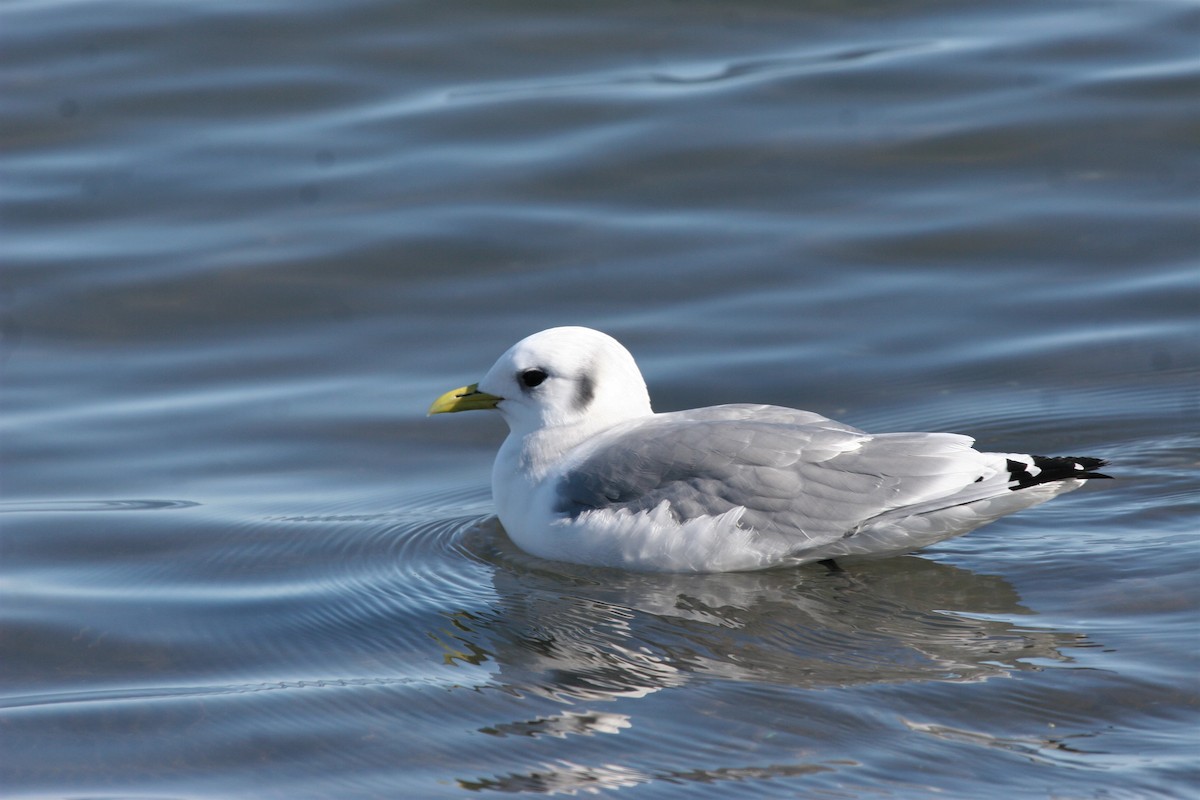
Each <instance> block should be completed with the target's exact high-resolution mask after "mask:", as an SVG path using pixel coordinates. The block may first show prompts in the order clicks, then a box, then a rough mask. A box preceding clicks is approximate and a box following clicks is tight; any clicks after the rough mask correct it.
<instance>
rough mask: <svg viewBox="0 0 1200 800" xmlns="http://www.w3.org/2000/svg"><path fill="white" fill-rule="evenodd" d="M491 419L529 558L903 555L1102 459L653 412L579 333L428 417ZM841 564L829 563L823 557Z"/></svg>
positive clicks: (1032, 497)
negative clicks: (483, 415) (481, 415)
mask: <svg viewBox="0 0 1200 800" xmlns="http://www.w3.org/2000/svg"><path fill="white" fill-rule="evenodd" d="M477 409H494V410H495V411H498V412H499V413H500V415H501V416H502V417H503V418H504V421H505V422H506V423H508V428H509V434H508V437H507V438H506V439H505V440H504V443H503V444H502V445H501V446H500V450H499V452H498V454H497V455H496V461H495V464H494V465H493V468H492V495H493V499H494V502H495V506H496V514H497V516H498V517H499V519H500V523H501V524H502V525H503V526H504V529H505V531H506V532H507V533H508V535H509V538H511V539H512V541H513V543H514V544H516V545H517V546H518V547H519V548H521V549H522V550H524V551H525V552H527V553H529V554H531V555H534V556H537V557H539V558H544V559H549V560H555V561H564V562H570V563H574V564H583V565H589V566H596V567H615V568H621V569H627V570H636V571H643V572H732V571H746V570H758V569H768V568H774V567H786V566H793V565H798V564H804V563H807V562H813V561H832V560H833V559H839V558H846V557H858V556H889V555H899V554H903V553H910V552H912V551H915V550H919V549H922V548H925V547H928V546H929V545H932V544H934V543H936V542H940V541H942V540H945V539H948V538H950V537H952V536H958V535H960V534H963V533H966V532H967V531H970V530H973V529H975V528H978V527H979V526H980V525H984V524H986V523H988V522H991V521H993V520H995V519H998V518H999V517H1002V516H1004V515H1006V514H1011V513H1013V512H1014V511H1020V510H1022V509H1025V508H1029V507H1030V506H1034V505H1037V504H1039V503H1043V502H1045V501H1047V500H1049V499H1051V498H1053V497H1055V496H1057V495H1060V494H1062V493H1063V492H1068V491H1071V490H1073V489H1077V488H1079V487H1080V486H1081V485H1083V483H1084V482H1085V481H1087V480H1089V479H1092V478H1107V477H1109V476H1108V475H1102V474H1100V473H1099V472H1097V471H1096V470H1097V469H1099V468H1100V467H1102V466H1104V465H1105V464H1106V463H1107V462H1105V461H1104V460H1102V459H1099V458H1083V457H1080V458H1076V457H1050V458H1048V457H1045V456H1033V455H1024V454H1015V453H984V452H980V451H978V450H976V449H974V448H973V447H972V445H973V444H974V440H973V439H971V438H970V437H967V436H962V435H959V434H953V433H884V434H872V433H867V432H865V431H861V430H859V429H858V428H854V427H851V426H849V425H845V424H843V423H840V422H835V421H834V420H831V419H828V418H827V417H823V416H821V415H820V414H816V413H813V412H811V411H798V410H796V409H792V408H783V407H780V406H770V405H747V404H734V405H720V406H711V407H708V408H697V409H692V410H689V411H672V412H667V413H655V412H654V411H653V410H652V409H651V408H650V395H649V393H648V391H647V389H646V382H645V380H644V379H643V378H642V374H641V371H640V370H639V369H638V366H637V364H636V363H635V362H634V359H633V356H632V355H630V353H629V351H628V350H626V349H625V348H624V347H623V346H622V345H621V344H620V343H619V342H618V341H617V340H616V339H614V338H612V337H611V336H609V335H607V334H604V333H601V332H600V331H596V330H592V329H590V328H582V327H563V328H551V329H549V330H544V331H541V332H540V333H535V334H533V335H532V336H529V337H526V338H525V339H522V340H521V341H519V342H517V343H516V344H515V345H513V346H512V347H511V348H509V350H508V351H507V352H506V353H504V355H502V356H500V359H499V360H498V361H497V362H496V363H495V365H494V366H493V367H492V368H491V369H490V370H489V371H488V372H487V374H486V375H484V377H483V379H482V380H480V381H479V382H478V383H475V384H471V385H470V386H464V387H462V388H459V389H454V390H452V391H449V392H446V393H445V394H443V395H442V396H441V397H439V398H438V399H437V400H435V401H434V403H433V405H432V406H430V408H429V414H430V415H433V414H441V413H447V412H457V411H471V410H477ZM835 563H836V562H835Z"/></svg>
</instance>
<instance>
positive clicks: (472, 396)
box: [429, 383, 504, 415]
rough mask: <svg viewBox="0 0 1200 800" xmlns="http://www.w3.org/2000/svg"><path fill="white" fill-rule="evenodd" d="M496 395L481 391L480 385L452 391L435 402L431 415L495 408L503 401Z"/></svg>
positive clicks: (473, 384) (431, 408)
mask: <svg viewBox="0 0 1200 800" xmlns="http://www.w3.org/2000/svg"><path fill="white" fill-rule="evenodd" d="M503 399H504V398H503V397H496V395H494V394H488V393H487V392H481V391H479V384H478V383H472V384H471V385H470V386H463V387H460V388H458V389H451V390H450V391H448V392H446V393H445V394H444V395H442V396H441V397H439V398H438V399H437V400H434V401H433V405H431V406H430V407H429V413H430V415H433V414H448V413H450V412H453V411H478V410H479V409H483V408H495V407H496V404H497V403H499V402H500V401H501V400H503Z"/></svg>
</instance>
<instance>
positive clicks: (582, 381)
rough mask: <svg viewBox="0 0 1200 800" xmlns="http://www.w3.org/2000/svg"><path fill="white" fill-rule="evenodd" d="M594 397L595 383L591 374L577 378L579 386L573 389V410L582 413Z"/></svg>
mask: <svg viewBox="0 0 1200 800" xmlns="http://www.w3.org/2000/svg"><path fill="white" fill-rule="evenodd" d="M595 397H596V381H595V379H593V378H592V376H591V373H587V372H585V373H584V374H582V375H580V376H579V385H578V387H577V388H576V389H575V410H576V411H583V410H584V409H585V408H587V407H588V406H590V405H591V404H592V400H593V399H594V398H595Z"/></svg>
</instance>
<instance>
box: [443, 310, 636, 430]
mask: <svg viewBox="0 0 1200 800" xmlns="http://www.w3.org/2000/svg"><path fill="white" fill-rule="evenodd" d="M474 408H495V409H497V410H499V411H500V413H501V414H503V415H504V419H505V421H506V422H507V423H508V427H509V429H510V430H511V431H512V432H513V433H515V434H526V433H532V432H533V431H537V430H541V429H546V428H561V427H575V428H580V429H585V430H586V431H588V432H594V431H597V430H602V429H604V428H607V427H609V426H611V425H615V424H617V423H619V422H624V421H625V420H628V419H634V418H637V417H641V416H645V415H647V414H650V413H651V409H650V395H649V394H648V393H647V391H646V382H645V380H644V379H643V378H642V374H641V372H640V371H639V370H638V367H637V364H636V363H635V362H634V360H633V356H631V355H630V354H629V351H628V350H626V349H625V348H624V347H623V346H622V345H621V343H620V342H618V341H617V340H616V339H614V338H612V337H611V336H609V335H608V334H605V333H601V332H600V331H596V330H592V329H591V328H579V327H567V328H550V329H549V330H544V331H541V332H540V333H535V334H533V335H532V336H528V337H526V338H524V339H522V340H521V341H519V342H517V343H516V344H515V345H513V346H512V347H510V348H509V349H508V352H506V353H505V354H504V355H502V356H500V358H499V360H497V361H496V363H495V365H494V366H493V367H492V368H491V369H490V370H488V372H487V374H486V375H485V376H484V377H483V379H482V380H481V381H479V383H478V384H476V385H474V386H469V387H463V388H462V389H456V390H454V391H453V392H447V393H446V394H445V395H443V396H442V397H441V398H439V399H438V400H437V401H436V402H435V403H434V404H433V407H432V408H430V413H431V414H436V413H440V412H444V411H465V410H468V409H474ZM581 432H583V431H582V430H581Z"/></svg>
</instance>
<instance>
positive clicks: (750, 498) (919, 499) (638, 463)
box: [556, 405, 982, 548]
mask: <svg viewBox="0 0 1200 800" xmlns="http://www.w3.org/2000/svg"><path fill="white" fill-rule="evenodd" d="M971 444H972V440H971V439H970V438H968V437H965V436H958V435H956V434H944V433H896V434H884V435H879V436H873V435H871V434H867V433H864V432H863V431H860V430H858V429H857V428H853V427H850V426H849V425H843V424H841V423H839V422H835V421H833V420H830V419H827V418H825V417H822V416H820V415H819V414H813V413H810V412H805V411H796V410H793V409H787V408H779V407H776V406H749V405H731V406H716V407H713V408H705V409H697V410H694V411H681V412H676V413H671V414H657V415H655V416H654V417H651V418H649V419H647V420H639V421H636V422H633V423H628V424H626V425H622V426H619V427H618V428H617V429H614V430H613V431H610V432H608V433H606V434H603V435H602V436H601V437H599V438H598V440H597V441H596V442H595V443H594V444H593V445H592V447H591V448H590V449H589V451H587V452H586V453H585V454H584V455H583V457H582V459H581V460H580V461H579V462H578V463H576V464H574V465H573V466H572V468H571V469H570V471H569V472H568V474H567V475H566V476H565V477H564V478H563V479H562V480H561V482H560V484H559V486H558V504H557V508H556V510H557V511H558V512H559V513H563V514H566V515H568V516H571V517H574V516H578V515H579V514H582V513H585V512H587V511H589V510H593V509H600V508H608V509H626V510H628V511H631V512H637V511H644V510H648V509H652V508H655V507H656V506H658V505H659V504H660V503H661V502H662V501H664V500H667V501H669V502H670V507H671V510H672V512H673V513H674V514H675V516H676V517H677V518H679V519H680V521H686V520H689V519H693V518H695V517H699V516H710V515H716V514H722V513H724V512H726V511H729V510H730V509H732V508H735V507H738V506H741V507H744V508H745V509H746V511H745V513H744V514H743V515H742V518H741V525H742V526H743V527H746V528H750V529H753V530H754V531H755V532H756V533H757V534H758V535H760V536H764V537H771V538H776V537H779V538H782V539H783V540H785V541H786V542H788V543H790V544H792V545H793V546H794V547H796V548H802V547H808V546H812V545H815V544H820V543H822V542H826V541H832V540H835V539H839V538H841V537H843V536H848V535H852V534H853V533H854V532H855V531H857V530H858V529H859V527H860V526H862V525H863V524H864V523H866V522H868V521H869V520H871V519H872V518H874V517H876V516H878V515H880V514H883V513H886V512H889V511H893V510H895V509H897V508H901V507H904V506H909V505H916V504H929V503H931V502H933V501H936V499H937V498H939V497H949V496H951V495H954V494H955V493H957V492H960V491H961V490H962V489H963V488H964V487H966V486H969V485H970V484H971V483H972V482H974V481H976V479H977V478H979V477H980V476H981V474H982V473H981V471H980V470H981V465H980V461H979V454H978V453H977V452H976V451H974V450H972V449H971ZM934 505H937V503H936V502H934Z"/></svg>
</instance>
